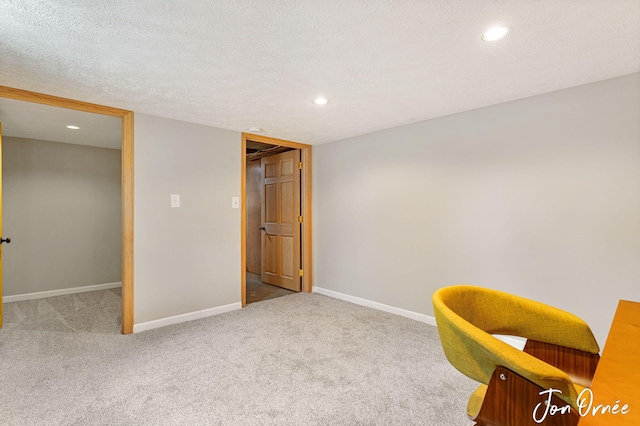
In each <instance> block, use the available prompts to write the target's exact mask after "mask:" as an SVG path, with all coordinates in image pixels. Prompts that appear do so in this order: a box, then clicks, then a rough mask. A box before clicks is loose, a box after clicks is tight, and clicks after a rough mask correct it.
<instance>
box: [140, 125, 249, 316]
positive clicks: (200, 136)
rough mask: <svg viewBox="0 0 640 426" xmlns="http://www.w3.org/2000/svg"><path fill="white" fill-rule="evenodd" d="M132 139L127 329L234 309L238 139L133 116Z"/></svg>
mask: <svg viewBox="0 0 640 426" xmlns="http://www.w3.org/2000/svg"><path fill="white" fill-rule="evenodd" d="M134 136H135V147H134V157H135V160H134V161H135V164H134V166H135V178H134V191H135V219H134V221H135V222H134V227H135V228H134V229H135V231H134V232H135V237H134V253H135V257H134V283H135V284H134V308H135V310H134V315H135V318H134V323H135V324H140V323H143V322H147V321H152V320H157V319H162V318H166V317H170V316H174V315H179V314H186V313H191V312H196V311H200V310H203V309H209V308H214V307H219V306H223V305H228V304H231V303H239V302H240V209H232V208H231V197H233V196H238V197H239V196H240V164H241V163H240V161H241V158H242V157H241V152H240V151H241V134H240V133H238V132H234V131H230V130H222V129H218V128H213V127H207V126H201V125H197V124H190V123H186V122H182V121H176V120H170V119H164V118H159V117H153V116H148V115H144V114H137V113H136V115H135V135H134ZM170 194H180V195H181V202H182V207H180V208H171V207H170Z"/></svg>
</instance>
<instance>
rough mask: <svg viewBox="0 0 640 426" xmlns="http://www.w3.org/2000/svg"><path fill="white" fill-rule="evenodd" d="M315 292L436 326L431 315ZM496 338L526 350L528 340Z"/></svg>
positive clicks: (324, 291) (336, 294)
mask: <svg viewBox="0 0 640 426" xmlns="http://www.w3.org/2000/svg"><path fill="white" fill-rule="evenodd" d="M313 292H314V293H318V294H322V295H325V296H329V297H333V298H334V299H340V300H344V301H347V302H351V303H355V304H356V305H362V306H366V307H369V308H373V309H377V310H379V311H384V312H389V313H390V314H396V315H400V316H403V317H406V318H411V319H413V320H416V321H420V322H424V323H426V324H429V325H433V326H436V319H435V318H434V317H432V316H430V315H425V314H419V313H417V312H413V311H407V310H406V309H402V308H396V307H395V306H389V305H385V304H383V303H378V302H373V301H371V300H367V299H361V298H360V297H355V296H349V295H348V294H344V293H339V292H337V291H333V290H327V289H326V288H322V287H316V286H314V287H313ZM494 337H496V338H498V339H500V340H502V341H503V342H505V343H508V344H509V345H511V346H513V347H515V348H517V349H520V350H522V349H523V348H524V345H525V343H526V342H527V339H525V338H523V337H518V336H506V335H499V334H494Z"/></svg>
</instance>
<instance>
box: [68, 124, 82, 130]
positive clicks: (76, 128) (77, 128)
mask: <svg viewBox="0 0 640 426" xmlns="http://www.w3.org/2000/svg"><path fill="white" fill-rule="evenodd" d="M67 129H71V130H79V129H80V127H78V126H71V125H69V126H67Z"/></svg>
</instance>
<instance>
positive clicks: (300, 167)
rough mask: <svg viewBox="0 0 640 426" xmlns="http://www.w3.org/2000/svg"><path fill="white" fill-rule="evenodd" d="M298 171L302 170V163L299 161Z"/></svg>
mask: <svg viewBox="0 0 640 426" xmlns="http://www.w3.org/2000/svg"><path fill="white" fill-rule="evenodd" d="M298 169H300V170H302V161H298Z"/></svg>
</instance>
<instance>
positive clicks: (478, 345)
mask: <svg viewBox="0 0 640 426" xmlns="http://www.w3.org/2000/svg"><path fill="white" fill-rule="evenodd" d="M433 306H434V313H435V317H436V322H437V324H438V332H439V333H440V340H441V342H442V347H443V349H444V352H445V354H446V356H447V359H448V360H449V362H451V364H452V365H453V366H454V367H456V369H458V370H459V371H460V372H462V373H463V374H465V375H467V376H468V377H471V378H472V379H474V380H476V381H478V382H480V383H484V384H488V383H489V380H490V379H491V375H492V374H493V371H494V370H495V369H496V367H498V366H503V367H506V368H508V369H510V370H512V371H514V372H515V373H517V374H519V375H521V376H522V377H524V378H526V379H528V380H530V381H532V382H534V383H536V384H537V385H539V386H541V387H542V388H544V389H548V388H551V387H553V388H554V389H559V390H561V391H562V393H563V395H562V396H563V398H562V399H564V400H565V401H567V402H569V403H571V404H572V405H574V406H575V401H576V398H577V390H576V388H575V386H574V385H573V383H572V382H571V379H570V378H569V376H568V375H567V374H566V373H564V372H563V371H561V370H559V369H558V368H556V367H553V366H551V365H549V364H547V363H545V362H543V361H541V360H539V359H537V358H535V357H533V356H531V355H529V354H527V353H524V352H522V351H520V350H518V349H516V348H514V347H512V346H511V345H508V344H507V343H504V342H503V341H501V340H499V339H497V338H495V337H494V336H492V334H505V335H513V336H520V337H525V338H527V339H533V340H537V341H541V342H545V343H552V344H555V345H560V346H565V347H569V348H574V349H579V350H582V351H586V352H590V353H594V354H597V353H598V351H599V347H598V344H597V342H596V340H595V338H594V337H593V334H592V333H591V330H590V329H589V326H588V325H587V324H586V323H585V322H584V321H582V320H581V319H580V318H578V317H576V316H575V315H572V314H570V313H568V312H565V311H562V310H560V309H557V308H554V307H551V306H548V305H545V304H542V303H539V302H535V301H532V300H529V299H525V298H522V297H518V296H514V295H511V294H508V293H504V292H501V291H497V290H491V289H487V288H483V287H476V286H468V285H459V286H451V287H445V288H441V289H439V290H438V291H436V292H435V293H434V294H433Z"/></svg>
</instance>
